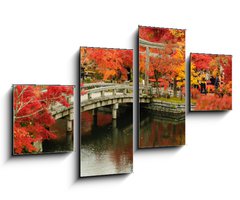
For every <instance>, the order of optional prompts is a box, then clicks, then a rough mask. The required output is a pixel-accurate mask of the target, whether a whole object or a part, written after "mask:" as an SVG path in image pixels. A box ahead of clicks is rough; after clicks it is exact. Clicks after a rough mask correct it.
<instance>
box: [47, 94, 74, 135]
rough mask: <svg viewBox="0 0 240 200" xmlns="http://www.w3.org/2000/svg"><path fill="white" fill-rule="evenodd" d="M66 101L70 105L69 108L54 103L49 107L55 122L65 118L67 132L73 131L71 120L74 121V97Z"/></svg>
mask: <svg viewBox="0 0 240 200" xmlns="http://www.w3.org/2000/svg"><path fill="white" fill-rule="evenodd" d="M67 101H68V103H69V104H70V106H69V107H65V106H63V105H62V104H60V103H56V104H54V105H52V106H51V107H50V112H51V113H52V116H53V117H54V118H55V120H58V119H61V118H65V117H66V118H67V131H68V132H72V131H73V119H74V107H73V106H74V97H73V96H71V97H70V96H69V97H67Z"/></svg>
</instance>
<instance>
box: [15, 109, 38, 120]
mask: <svg viewBox="0 0 240 200" xmlns="http://www.w3.org/2000/svg"><path fill="white" fill-rule="evenodd" d="M41 111H43V108H41V109H40V110H38V111H36V112H34V113H31V114H28V115H24V116H20V117H15V119H22V118H26V117H31V116H33V115H35V114H37V113H39V112H41Z"/></svg>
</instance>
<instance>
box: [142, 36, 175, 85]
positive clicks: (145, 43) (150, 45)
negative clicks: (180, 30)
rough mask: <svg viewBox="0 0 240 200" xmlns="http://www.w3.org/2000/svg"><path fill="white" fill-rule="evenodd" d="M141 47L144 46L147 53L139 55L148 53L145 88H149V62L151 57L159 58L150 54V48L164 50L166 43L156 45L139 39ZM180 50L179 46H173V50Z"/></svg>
mask: <svg viewBox="0 0 240 200" xmlns="http://www.w3.org/2000/svg"><path fill="white" fill-rule="evenodd" d="M139 46H143V47H145V48H146V51H145V52H139V53H146V64H145V80H144V81H145V86H146V87H149V76H148V73H147V72H148V71H149V60H150V56H155V57H156V56H159V54H157V53H150V51H149V48H155V49H164V48H165V46H166V44H164V43H155V42H149V41H147V40H144V39H141V38H139ZM175 48H178V45H173V49H175Z"/></svg>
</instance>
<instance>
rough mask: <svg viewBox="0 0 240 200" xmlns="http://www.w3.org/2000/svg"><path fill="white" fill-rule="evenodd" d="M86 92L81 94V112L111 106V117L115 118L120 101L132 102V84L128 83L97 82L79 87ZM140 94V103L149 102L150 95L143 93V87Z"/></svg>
mask: <svg viewBox="0 0 240 200" xmlns="http://www.w3.org/2000/svg"><path fill="white" fill-rule="evenodd" d="M81 90H82V91H83V90H85V91H86V94H84V95H81V112H84V111H89V110H93V114H94V112H95V111H94V110H95V109H97V108H100V107H103V106H112V117H113V119H116V118H117V109H118V106H119V104H121V103H133V86H132V85H130V83H124V84H111V83H97V84H85V85H84V86H83V87H81ZM140 90H142V91H143V92H142V93H141V95H140V98H139V101H140V103H150V101H151V97H150V96H149V95H144V91H145V88H140Z"/></svg>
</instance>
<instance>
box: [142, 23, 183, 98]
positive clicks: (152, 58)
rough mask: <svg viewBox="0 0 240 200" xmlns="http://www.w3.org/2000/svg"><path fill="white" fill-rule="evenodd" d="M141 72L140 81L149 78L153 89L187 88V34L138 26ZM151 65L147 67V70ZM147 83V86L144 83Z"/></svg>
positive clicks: (175, 90) (174, 30)
mask: <svg viewBox="0 0 240 200" xmlns="http://www.w3.org/2000/svg"><path fill="white" fill-rule="evenodd" d="M139 39H140V40H142V41H147V42H148V43H149V44H150V45H149V46H148V45H143V44H141V42H139V71H140V83H141V80H146V76H148V77H149V82H150V84H152V86H154V87H156V88H158V89H160V88H162V89H164V91H165V92H167V91H168V90H169V89H170V90H173V92H174V96H175V97H176V96H177V95H176V94H177V91H180V93H181V97H182V95H183V93H184V92H183V93H182V91H183V90H184V88H185V31H184V30H178V29H167V28H154V27H142V26H140V27H139ZM147 65H148V67H147ZM144 84H148V83H146V82H145V83H144Z"/></svg>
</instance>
